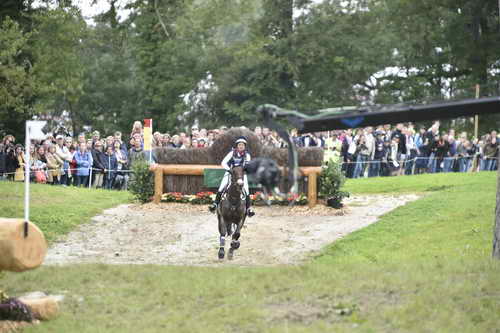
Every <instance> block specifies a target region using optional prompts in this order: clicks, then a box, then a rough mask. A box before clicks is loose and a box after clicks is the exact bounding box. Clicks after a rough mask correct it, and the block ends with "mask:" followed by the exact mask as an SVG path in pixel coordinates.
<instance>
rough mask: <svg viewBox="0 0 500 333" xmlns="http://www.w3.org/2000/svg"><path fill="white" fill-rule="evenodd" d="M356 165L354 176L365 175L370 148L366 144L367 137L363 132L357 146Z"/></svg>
mask: <svg viewBox="0 0 500 333" xmlns="http://www.w3.org/2000/svg"><path fill="white" fill-rule="evenodd" d="M356 154H357V158H356V167H355V168H354V175H353V177H352V178H359V177H363V176H364V174H365V170H366V166H367V164H366V162H368V156H369V150H368V147H367V146H366V138H365V136H364V135H363V134H361V135H360V136H359V138H358V144H357V147H356Z"/></svg>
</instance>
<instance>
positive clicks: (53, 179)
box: [45, 145, 64, 185]
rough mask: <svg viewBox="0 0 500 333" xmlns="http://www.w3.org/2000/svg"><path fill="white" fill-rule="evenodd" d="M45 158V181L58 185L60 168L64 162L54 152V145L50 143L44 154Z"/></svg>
mask: <svg viewBox="0 0 500 333" xmlns="http://www.w3.org/2000/svg"><path fill="white" fill-rule="evenodd" d="M45 157H46V158H47V168H48V172H47V176H48V177H47V182H48V183H49V184H52V185H58V184H60V182H61V169H62V168H63V165H64V162H63V160H62V159H61V158H60V157H59V156H58V155H57V153H56V146H55V145H50V146H49V150H48V151H47V153H46V154H45Z"/></svg>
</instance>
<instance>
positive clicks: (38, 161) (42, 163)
mask: <svg viewBox="0 0 500 333" xmlns="http://www.w3.org/2000/svg"><path fill="white" fill-rule="evenodd" d="M31 160H32V161H33V163H32V164H31V166H30V169H31V175H30V178H31V177H33V178H34V179H35V180H36V181H37V182H42V183H45V182H46V181H47V158H46V157H45V148H43V146H39V147H38V148H37V149H36V152H35V150H34V149H33V158H32V159H31ZM37 174H40V175H41V176H42V177H37Z"/></svg>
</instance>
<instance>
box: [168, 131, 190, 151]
mask: <svg viewBox="0 0 500 333" xmlns="http://www.w3.org/2000/svg"><path fill="white" fill-rule="evenodd" d="M191 141H192V142H194V141H193V140H191ZM181 146H182V143H181V142H180V137H179V136H178V135H177V134H175V135H174V136H172V141H171V142H170V146H169V148H180V147H181ZM193 147H194V146H193ZM194 148H196V147H194Z"/></svg>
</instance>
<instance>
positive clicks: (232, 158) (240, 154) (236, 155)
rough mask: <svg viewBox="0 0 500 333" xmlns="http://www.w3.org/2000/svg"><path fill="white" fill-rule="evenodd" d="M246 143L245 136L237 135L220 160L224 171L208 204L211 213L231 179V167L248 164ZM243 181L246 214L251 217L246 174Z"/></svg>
mask: <svg viewBox="0 0 500 333" xmlns="http://www.w3.org/2000/svg"><path fill="white" fill-rule="evenodd" d="M247 144H248V142H247V140H246V138H245V137H243V136H241V137H239V138H238V139H236V141H235V142H234V147H233V149H231V151H230V152H229V153H227V155H226V157H224V159H223V160H222V162H221V165H222V167H223V168H224V169H225V170H226V172H225V173H224V177H222V181H221V183H220V186H219V189H218V191H217V195H216V197H215V200H214V202H213V204H212V205H210V206H209V209H210V211H211V212H212V213H213V212H215V210H216V208H217V206H218V205H219V203H220V201H221V199H222V194H223V193H224V191H225V189H226V188H227V186H228V185H229V182H230V181H231V173H230V170H231V168H233V167H235V166H241V167H243V168H244V169H245V166H246V165H247V164H248V162H250V159H251V156H250V154H249V153H248V151H247ZM243 182H244V184H243V191H244V193H245V197H246V211H247V216H249V217H252V216H254V215H255V213H254V211H253V210H252V208H251V207H250V204H251V201H250V192H249V189H248V177H247V175H246V174H245V175H244V177H243Z"/></svg>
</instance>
